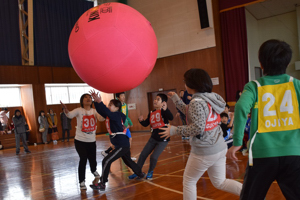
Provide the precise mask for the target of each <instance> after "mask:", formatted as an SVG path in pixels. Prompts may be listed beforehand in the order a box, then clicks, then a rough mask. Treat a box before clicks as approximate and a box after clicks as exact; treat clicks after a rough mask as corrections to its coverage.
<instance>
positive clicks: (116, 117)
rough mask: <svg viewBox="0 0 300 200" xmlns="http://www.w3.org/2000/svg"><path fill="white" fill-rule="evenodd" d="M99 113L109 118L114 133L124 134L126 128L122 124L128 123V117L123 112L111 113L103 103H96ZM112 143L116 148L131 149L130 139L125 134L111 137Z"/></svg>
mask: <svg viewBox="0 0 300 200" xmlns="http://www.w3.org/2000/svg"><path fill="white" fill-rule="evenodd" d="M94 105H95V108H96V110H97V112H98V113H99V114H100V115H101V116H102V117H104V118H106V117H108V118H109V120H110V130H111V132H112V133H117V132H123V131H124V127H123V124H122V122H123V123H124V122H125V121H126V115H124V114H123V113H122V112H111V111H110V110H109V109H108V108H107V107H106V106H105V105H104V104H103V102H100V103H97V102H94ZM110 142H111V143H112V144H113V145H114V146H115V148H120V147H130V144H129V138H128V137H127V136H126V135H125V134H124V135H123V134H117V135H115V136H111V135H110Z"/></svg>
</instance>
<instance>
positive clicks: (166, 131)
mask: <svg viewBox="0 0 300 200" xmlns="http://www.w3.org/2000/svg"><path fill="white" fill-rule="evenodd" d="M159 129H160V130H163V131H164V132H160V133H158V134H159V135H160V137H161V138H165V139H168V138H169V137H170V136H171V135H170V130H171V126H170V125H167V128H159Z"/></svg>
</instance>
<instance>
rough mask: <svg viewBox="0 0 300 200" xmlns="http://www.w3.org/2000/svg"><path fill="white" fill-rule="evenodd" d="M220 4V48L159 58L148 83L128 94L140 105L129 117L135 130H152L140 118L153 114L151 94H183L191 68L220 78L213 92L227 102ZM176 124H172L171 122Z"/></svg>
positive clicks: (217, 23) (216, 23)
mask: <svg viewBox="0 0 300 200" xmlns="http://www.w3.org/2000/svg"><path fill="white" fill-rule="evenodd" d="M218 6H219V4H218V1H213V13H214V17H213V20H214V27H215V28H214V34H215V40H216V47H212V48H207V49H202V50H197V51H193V52H188V53H183V54H179V55H173V56H169V57H164V58H159V59H158V60H157V62H156V64H155V67H154V69H153V71H152V72H151V74H150V75H149V76H148V77H147V78H146V80H145V81H144V82H143V83H142V84H141V85H140V86H138V87H136V88H134V89H132V90H131V91H128V92H127V93H126V98H127V100H126V101H127V103H136V107H137V108H136V110H129V117H130V118H131V120H132V121H133V124H134V126H133V127H132V129H131V130H133V131H141V130H149V127H147V128H144V127H142V126H141V125H140V124H139V123H138V117H139V116H140V115H144V117H145V116H146V115H147V114H148V113H149V109H148V99H147V93H148V92H155V91H158V90H159V88H163V89H164V90H171V89H176V90H177V92H179V91H180V90H181V89H184V83H183V75H184V73H185V72H186V71H187V70H188V69H190V68H202V69H204V70H206V71H207V72H208V74H209V75H210V77H211V78H214V77H218V78H219V85H215V86H214V87H213V91H214V92H216V93H218V94H220V95H221V96H222V97H223V98H224V99H225V83H224V69H223V58H222V48H221V30H220V18H219V7H218ZM171 124H172V122H171Z"/></svg>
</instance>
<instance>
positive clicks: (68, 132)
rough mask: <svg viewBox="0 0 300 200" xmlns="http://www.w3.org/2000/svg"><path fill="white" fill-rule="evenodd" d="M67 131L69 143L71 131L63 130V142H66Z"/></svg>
mask: <svg viewBox="0 0 300 200" xmlns="http://www.w3.org/2000/svg"><path fill="white" fill-rule="evenodd" d="M66 131H67V137H68V138H67V139H68V141H69V139H70V130H69V129H63V130H62V137H63V140H65V134H66Z"/></svg>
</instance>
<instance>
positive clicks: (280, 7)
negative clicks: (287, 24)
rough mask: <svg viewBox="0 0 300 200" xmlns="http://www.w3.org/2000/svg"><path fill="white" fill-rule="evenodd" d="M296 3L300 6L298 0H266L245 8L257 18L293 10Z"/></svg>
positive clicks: (299, 0)
mask: <svg viewBox="0 0 300 200" xmlns="http://www.w3.org/2000/svg"><path fill="white" fill-rule="evenodd" d="M297 5H298V6H300V0H266V1H263V2H260V3H255V4H252V5H249V6H246V7H245V8H246V10H247V11H249V12H250V13H251V14H252V15H253V16H254V17H255V18H256V19H257V20H259V19H264V18H268V17H273V16H276V15H281V14H284V13H288V12H292V11H295V10H296V6H297Z"/></svg>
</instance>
